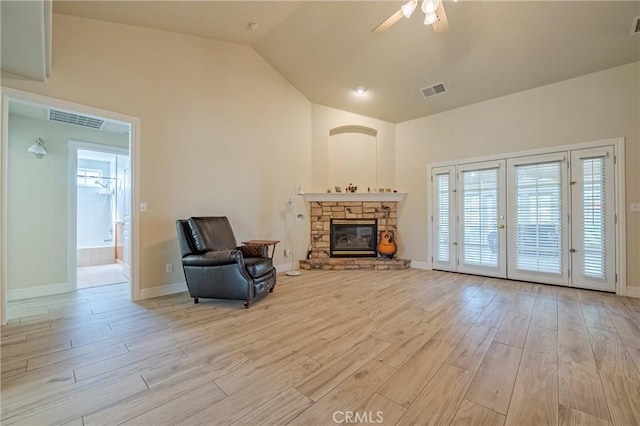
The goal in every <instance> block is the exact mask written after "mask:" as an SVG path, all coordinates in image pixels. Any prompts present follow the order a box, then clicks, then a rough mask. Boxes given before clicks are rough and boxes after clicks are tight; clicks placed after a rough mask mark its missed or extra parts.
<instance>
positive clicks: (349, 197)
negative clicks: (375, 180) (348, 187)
mask: <svg viewBox="0 0 640 426" xmlns="http://www.w3.org/2000/svg"><path fill="white" fill-rule="evenodd" d="M407 195H408V194H407V193H406V192H389V193H386V192H342V193H335V192H333V193H327V192H311V193H310V192H307V193H305V194H304V199H305V201H307V202H313V201H323V202H325V201H329V202H331V201H337V202H340V201H382V202H393V201H395V202H402V201H404V199H405V198H406V197H407Z"/></svg>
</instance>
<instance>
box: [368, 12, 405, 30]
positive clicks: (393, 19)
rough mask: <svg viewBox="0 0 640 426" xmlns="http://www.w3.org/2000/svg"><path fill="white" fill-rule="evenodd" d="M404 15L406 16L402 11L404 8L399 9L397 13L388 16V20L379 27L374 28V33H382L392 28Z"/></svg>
mask: <svg viewBox="0 0 640 426" xmlns="http://www.w3.org/2000/svg"><path fill="white" fill-rule="evenodd" d="M403 16H404V14H403V13H402V9H398V11H397V12H396V13H394V14H393V15H391V16H389V18H387V20H386V21H384V22H383V23H382V24H380V25H378V26H377V27H375V28H374V29H372V30H371V32H372V33H374V34H380V33H381V32H383V31H386V30H388V29H389V28H391V27H392V26H393V25H394V24H395V23H396V22H398V21H399V20H401V19H402V17H403Z"/></svg>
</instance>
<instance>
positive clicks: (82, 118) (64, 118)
mask: <svg viewBox="0 0 640 426" xmlns="http://www.w3.org/2000/svg"><path fill="white" fill-rule="evenodd" d="M49 120H51V121H58V122H60V123H67V124H75V125H76V126H82V127H90V128H92V129H99V128H100V127H102V124H103V123H104V120H100V119H99V118H93V117H87V116H86V115H78V114H73V113H69V112H64V111H58V110H55V109H52V110H49Z"/></svg>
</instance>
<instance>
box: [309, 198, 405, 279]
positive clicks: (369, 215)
mask: <svg viewBox="0 0 640 426" xmlns="http://www.w3.org/2000/svg"><path fill="white" fill-rule="evenodd" d="M405 196H406V194H398V193H388V194H387V193H372V194H368V193H353V194H349V193H342V194H306V195H305V199H306V200H307V201H309V202H310V203H311V205H310V219H311V258H310V259H306V260H301V261H300V268H301V269H324V270H331V269H406V268H408V267H409V264H410V261H409V260H406V259H378V258H377V233H378V232H379V231H381V230H384V229H385V215H386V213H385V211H386V210H388V216H389V219H388V223H387V224H386V226H387V229H388V230H389V231H393V232H394V233H395V234H396V235H397V224H398V202H399V201H401V200H403V199H404V197H405ZM332 223H334V224H339V225H344V226H345V227H346V228H347V230H346V232H343V233H341V234H339V235H338V238H341V242H342V243H343V248H345V249H346V250H344V251H342V252H340V251H339V252H338V253H337V254H336V253H333V251H334V250H333V248H335V247H333V248H332V239H331V225H332ZM357 224H368V226H370V227H371V228H369V230H364V229H360V230H359V231H358V230H355V229H354V228H353V226H354V225H357ZM358 232H359V233H358ZM370 232H373V235H371V236H370V235H369V233H370ZM334 237H335V236H334ZM369 237H371V238H373V239H374V240H375V242H372V241H370V240H369ZM336 242H337V241H334V246H335V243H336ZM365 243H366V245H367V246H371V245H373V247H374V248H375V249H373V250H371V248H370V247H369V248H364V249H363V250H362V251H360V248H361V247H362V246H364V245H365ZM344 245H346V247H344ZM354 247H357V248H358V250H349V249H352V248H354ZM348 251H351V252H353V251H356V253H347V252H348ZM365 252H366V253H367V254H365ZM332 254H333V256H332ZM338 256H339V257H338Z"/></svg>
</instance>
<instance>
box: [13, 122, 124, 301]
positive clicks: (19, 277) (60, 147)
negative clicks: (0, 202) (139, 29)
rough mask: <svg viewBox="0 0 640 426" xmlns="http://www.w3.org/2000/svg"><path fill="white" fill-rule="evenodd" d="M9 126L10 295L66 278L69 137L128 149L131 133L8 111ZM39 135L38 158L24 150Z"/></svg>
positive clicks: (65, 279) (54, 283)
mask: <svg viewBox="0 0 640 426" xmlns="http://www.w3.org/2000/svg"><path fill="white" fill-rule="evenodd" d="M7 130H8V136H9V138H8V150H7V157H8V158H7V160H8V173H7V246H8V250H7V289H8V291H9V294H8V296H9V297H10V298H11V297H13V294H23V293H24V292H21V291H17V290H25V289H27V288H30V287H40V286H51V285H58V284H66V283H67V282H68V279H67V215H68V209H67V179H68V167H69V164H68V163H69V161H68V147H69V139H74V140H78V141H83V142H94V143H100V144H104V145H113V146H120V147H128V146H129V137H128V136H127V135H118V134H114V133H106V132H100V131H98V130H93V129H87V128H83V127H79V126H72V125H66V124H60V123H55V122H52V121H47V120H39V119H33V118H26V117H19V116H15V115H12V114H9V126H8V129H7ZM39 137H40V138H42V139H43V140H44V143H45V148H46V150H47V155H46V156H45V157H44V158H42V159H40V160H39V159H37V158H36V157H35V156H34V155H33V154H31V153H30V152H27V148H29V147H30V146H31V145H32V144H33V143H34V142H35V140H36V139H37V138H39ZM36 265H37V267H35V266H36ZM18 297H19V296H18Z"/></svg>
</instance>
